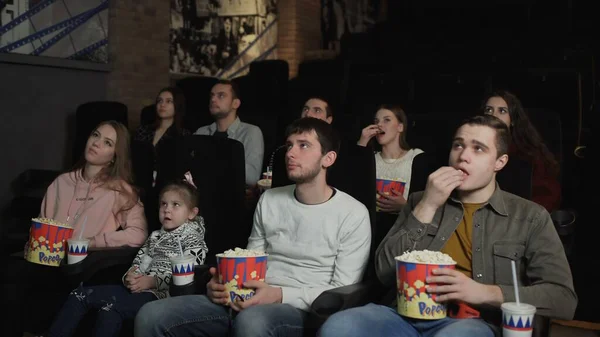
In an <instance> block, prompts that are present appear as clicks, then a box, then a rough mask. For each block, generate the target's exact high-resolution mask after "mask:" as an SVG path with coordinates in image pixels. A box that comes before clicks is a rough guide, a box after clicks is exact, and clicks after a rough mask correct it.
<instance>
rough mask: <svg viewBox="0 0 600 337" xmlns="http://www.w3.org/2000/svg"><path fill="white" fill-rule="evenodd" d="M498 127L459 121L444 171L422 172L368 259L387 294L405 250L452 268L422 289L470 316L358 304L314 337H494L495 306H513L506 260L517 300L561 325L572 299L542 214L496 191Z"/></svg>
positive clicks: (560, 252) (503, 136)
mask: <svg viewBox="0 0 600 337" xmlns="http://www.w3.org/2000/svg"><path fill="white" fill-rule="evenodd" d="M509 141H510V136H509V131H508V128H507V126H506V125H505V124H504V123H503V122H502V121H501V120H499V119H498V118H496V117H494V116H490V115H484V116H475V117H472V118H470V119H467V120H465V121H464V122H463V123H462V124H461V126H460V127H459V128H458V130H457V131H456V134H455V136H454V140H453V143H452V149H451V151H450V158H449V166H446V167H442V168H440V169H438V170H437V171H435V172H434V173H432V174H431V175H430V176H429V178H428V181H427V186H426V187H425V191H423V192H416V193H413V194H411V195H410V196H409V199H408V202H407V206H408V207H404V208H403V209H402V212H401V213H400V215H399V217H398V220H397V221H396V223H395V224H394V226H393V227H392V229H391V230H390V231H389V233H388V234H387V236H386V237H385V238H384V239H383V241H382V242H381V244H380V245H379V248H378V249H377V252H376V259H375V266H376V271H377V276H378V278H379V280H380V281H381V282H382V283H383V284H384V285H386V286H394V287H395V286H396V267H395V260H394V258H395V257H396V256H400V255H402V253H404V252H405V251H407V250H423V249H428V250H433V251H442V252H444V253H446V254H448V255H450V256H451V257H452V258H453V259H454V260H455V261H456V262H457V265H456V270H452V269H448V268H443V269H437V270H433V274H434V276H432V277H429V278H428V279H427V280H426V282H427V283H441V285H437V286H429V287H427V288H425V289H426V291H427V292H428V293H430V294H437V300H438V301H441V302H448V301H450V302H454V303H457V302H462V304H466V305H468V306H470V307H471V309H472V310H471V311H473V312H476V311H478V312H479V318H464V319H455V318H450V317H447V318H444V319H440V320H431V321H428V320H417V319H409V318H404V317H402V316H400V315H399V314H398V313H397V312H396V308H395V307H387V306H382V305H375V304H368V305H366V306H364V307H360V308H354V309H349V310H345V311H342V312H339V313H337V314H334V315H333V316H332V317H330V318H329V320H327V321H326V322H325V324H324V325H323V326H322V328H321V331H320V336H321V337H332V336H344V337H346V336H357V337H359V336H360V337H362V336H373V337H376V336H385V337H388V336H398V337H421V336H423V337H425V336H427V337H429V336H431V337H442V336H443V337H454V336H461V337H493V336H494V335H496V336H499V334H500V326H501V317H502V316H501V315H502V314H501V312H500V305H501V304H502V303H504V302H515V292H514V287H513V282H512V271H511V261H515V262H516V265H517V270H518V271H519V275H518V277H517V279H518V282H519V293H520V300H521V301H522V302H524V303H528V304H531V305H534V306H535V307H536V308H537V314H539V315H541V316H546V317H552V318H560V319H567V320H568V319H571V318H572V317H573V315H574V313H575V308H576V306H577V295H576V294H575V291H574V289H573V279H572V276H571V271H570V268H569V264H568V262H567V259H566V256H565V253H564V249H563V246H562V243H561V241H560V238H559V237H558V234H557V233H556V229H555V228H554V225H553V223H552V219H551V218H550V214H548V212H547V211H546V209H545V208H544V207H542V206H540V205H538V204H536V203H534V202H532V201H529V200H525V199H523V198H520V197H518V196H516V195H513V194H510V193H507V192H504V191H502V190H500V186H499V185H498V184H497V183H496V173H497V172H498V171H500V170H502V168H503V167H504V166H505V165H506V163H507V162H508V156H507V154H506V153H507V151H508V146H509Z"/></svg>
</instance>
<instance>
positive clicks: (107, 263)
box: [60, 247, 140, 284]
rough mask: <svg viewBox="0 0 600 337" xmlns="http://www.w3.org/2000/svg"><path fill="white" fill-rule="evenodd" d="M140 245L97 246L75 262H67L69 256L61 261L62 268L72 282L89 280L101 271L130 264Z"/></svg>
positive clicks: (77, 282)
mask: <svg viewBox="0 0 600 337" xmlns="http://www.w3.org/2000/svg"><path fill="white" fill-rule="evenodd" d="M139 249H140V248H139V247H110V248H96V249H93V250H90V251H89V252H88V256H87V257H86V258H85V259H83V260H82V261H80V262H78V263H74V264H68V263H67V257H66V256H65V258H64V259H63V260H62V262H61V266H60V268H61V270H62V272H63V274H64V275H65V276H66V277H67V278H68V279H69V281H70V282H71V283H74V284H79V283H81V282H85V281H88V280H89V279H90V278H91V277H92V276H93V275H94V274H96V273H98V272H99V271H101V270H103V269H106V268H110V267H116V266H129V265H131V263H132V262H133V259H134V258H135V255H136V254H137V252H138V250H139Z"/></svg>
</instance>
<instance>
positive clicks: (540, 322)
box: [531, 315, 550, 337]
mask: <svg viewBox="0 0 600 337" xmlns="http://www.w3.org/2000/svg"><path fill="white" fill-rule="evenodd" d="M549 336H550V318H548V317H545V316H540V315H535V317H534V318H533V334H532V335H531V337H549Z"/></svg>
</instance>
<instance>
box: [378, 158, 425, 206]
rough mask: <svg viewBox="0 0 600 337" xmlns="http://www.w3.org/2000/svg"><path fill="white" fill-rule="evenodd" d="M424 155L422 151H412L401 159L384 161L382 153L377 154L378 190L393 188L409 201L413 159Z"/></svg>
mask: <svg viewBox="0 0 600 337" xmlns="http://www.w3.org/2000/svg"><path fill="white" fill-rule="evenodd" d="M421 153H423V150H421V149H410V150H408V152H406V154H405V155H404V156H402V157H401V158H399V159H383V158H382V157H381V152H377V153H375V170H376V172H375V175H376V178H377V190H379V191H381V189H382V188H384V189H385V188H393V189H395V190H399V189H400V190H402V185H404V187H403V189H404V192H403V193H402V196H404V199H407V200H408V194H409V191H410V177H411V175H412V162H413V159H414V158H415V157H416V156H417V155H418V154H421Z"/></svg>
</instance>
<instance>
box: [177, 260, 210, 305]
mask: <svg viewBox="0 0 600 337" xmlns="http://www.w3.org/2000/svg"><path fill="white" fill-rule="evenodd" d="M210 267H211V266H209V265H205V264H202V265H198V266H196V267H194V281H193V282H191V283H189V284H186V285H182V286H178V285H175V284H173V283H171V285H170V286H169V295H170V296H173V297H175V296H183V295H194V294H206V283H208V281H209V280H210V273H209V272H208V270H209V268H210Z"/></svg>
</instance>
